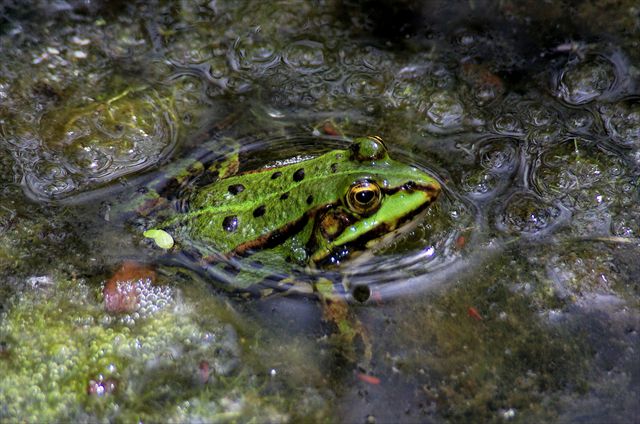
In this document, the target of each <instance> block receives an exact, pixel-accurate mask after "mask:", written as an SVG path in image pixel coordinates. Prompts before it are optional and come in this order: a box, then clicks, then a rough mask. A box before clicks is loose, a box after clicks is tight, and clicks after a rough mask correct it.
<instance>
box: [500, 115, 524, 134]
mask: <svg viewBox="0 0 640 424" xmlns="http://www.w3.org/2000/svg"><path fill="white" fill-rule="evenodd" d="M493 128H494V130H495V131H496V132H497V133H499V134H504V135H521V134H524V128H523V126H522V122H520V120H519V119H518V116H517V115H515V114H513V113H502V114H500V115H498V116H497V117H496V119H495V120H494V121H493Z"/></svg>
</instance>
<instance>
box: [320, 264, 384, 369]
mask: <svg viewBox="0 0 640 424" xmlns="http://www.w3.org/2000/svg"><path fill="white" fill-rule="evenodd" d="M336 284H339V285H344V282H341V283H335V282H333V281H330V280H328V279H326V278H323V277H321V278H319V279H318V280H317V281H316V283H315V284H314V289H315V291H316V295H317V296H318V298H319V300H320V303H321V306H322V316H323V319H324V320H325V321H326V322H328V323H331V324H333V325H334V326H335V328H336V332H335V333H334V334H332V335H331V339H332V342H333V343H334V344H335V345H337V347H338V349H339V350H340V351H341V353H343V354H344V356H345V357H346V358H347V359H349V360H352V361H354V362H360V364H361V365H362V366H364V367H365V368H367V365H368V364H369V363H370V361H371V355H372V348H371V339H370V338H369V334H368V332H367V331H366V328H365V327H364V325H362V322H361V321H360V320H359V319H358V317H357V316H356V315H355V314H354V311H353V308H351V307H350V306H349V303H348V302H347V300H346V299H345V297H344V294H341V293H340V292H341V291H343V290H338V287H337V286H336ZM358 344H359V345H361V349H358V346H357V345H358ZM359 358H360V359H362V361H358V359H359Z"/></svg>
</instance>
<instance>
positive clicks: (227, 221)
mask: <svg viewBox="0 0 640 424" xmlns="http://www.w3.org/2000/svg"><path fill="white" fill-rule="evenodd" d="M222 228H224V230H225V231H226V232H228V233H232V232H234V231H235V230H236V229H237V228H238V217H237V216H235V215H229V216H227V217H225V218H224V219H223V220H222Z"/></svg>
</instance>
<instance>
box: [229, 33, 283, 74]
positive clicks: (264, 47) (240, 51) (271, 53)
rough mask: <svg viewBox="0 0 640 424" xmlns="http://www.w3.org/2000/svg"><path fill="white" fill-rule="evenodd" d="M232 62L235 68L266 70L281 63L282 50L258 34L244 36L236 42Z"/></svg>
mask: <svg viewBox="0 0 640 424" xmlns="http://www.w3.org/2000/svg"><path fill="white" fill-rule="evenodd" d="M231 63H232V68H234V69H235V70H239V69H248V70H254V71H257V70H266V69H269V68H272V67H275V66H277V65H278V64H279V63H280V52H279V49H278V48H277V47H276V46H274V45H272V44H271V43H270V42H269V41H266V40H264V39H262V38H259V37H257V35H254V36H253V37H244V38H242V39H240V40H238V41H237V42H236V43H235V44H234V46H233V50H232V53H231Z"/></svg>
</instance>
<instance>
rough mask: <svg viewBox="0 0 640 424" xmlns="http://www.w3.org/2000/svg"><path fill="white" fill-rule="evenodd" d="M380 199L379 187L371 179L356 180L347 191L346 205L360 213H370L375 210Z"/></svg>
mask: <svg viewBox="0 0 640 424" xmlns="http://www.w3.org/2000/svg"><path fill="white" fill-rule="evenodd" d="M381 200H382V192H381V191H380V187H378V184H376V183H374V182H373V181H369V180H361V181H356V182H355V183H353V184H352V185H351V187H349V191H347V206H348V207H349V209H351V210H352V211H353V212H355V213H357V214H360V215H370V214H372V213H374V212H375V211H377V210H378V208H379V207H380V201H381Z"/></svg>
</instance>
